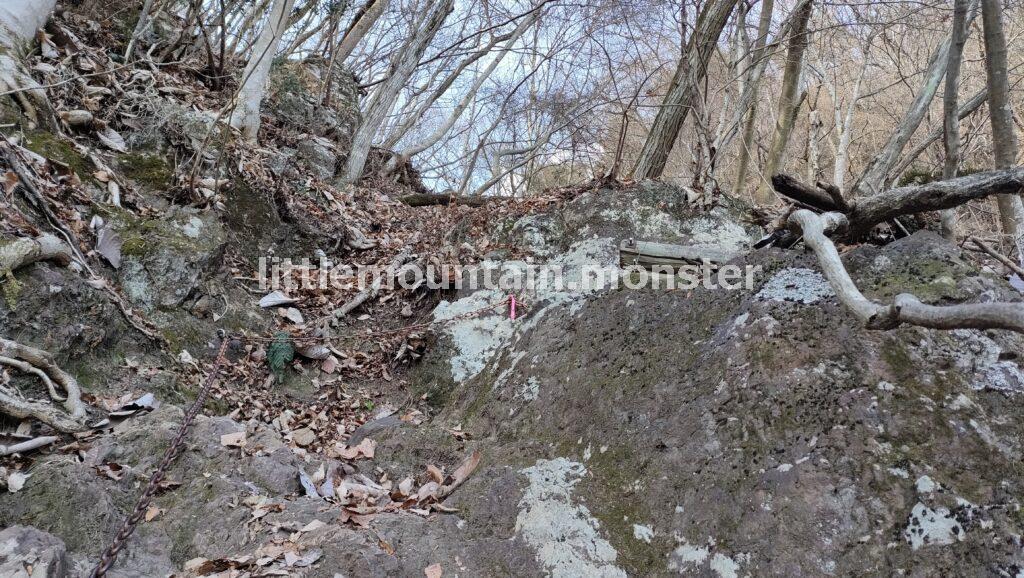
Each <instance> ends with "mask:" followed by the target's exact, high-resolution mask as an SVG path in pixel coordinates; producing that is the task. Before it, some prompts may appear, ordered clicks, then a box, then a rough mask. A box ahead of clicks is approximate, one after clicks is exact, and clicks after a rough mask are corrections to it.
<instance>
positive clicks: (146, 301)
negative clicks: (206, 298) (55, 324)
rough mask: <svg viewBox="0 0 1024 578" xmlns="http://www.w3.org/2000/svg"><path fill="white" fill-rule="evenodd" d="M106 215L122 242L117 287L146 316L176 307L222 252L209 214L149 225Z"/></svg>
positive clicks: (179, 215)
mask: <svg viewBox="0 0 1024 578" xmlns="http://www.w3.org/2000/svg"><path fill="white" fill-rule="evenodd" d="M109 215H110V218H111V223H112V224H113V227H114V230H115V231H117V233H118V234H119V235H120V236H121V239H122V242H123V244H122V246H121V256H122V259H121V266H120V268H119V269H118V277H119V278H120V282H121V287H122V288H123V289H124V292H125V295H126V296H127V297H128V298H129V299H130V300H131V301H132V302H133V303H134V304H136V305H137V306H139V308H140V309H142V310H143V311H145V312H152V311H154V310H156V309H172V308H175V307H179V306H180V305H181V304H182V303H184V302H185V300H186V299H187V298H188V297H189V296H190V295H192V294H193V292H194V291H195V290H196V289H197V288H198V287H199V284H200V281H201V280H202V277H203V275H204V273H207V272H209V270H210V269H211V268H212V267H215V266H216V265H217V264H218V262H219V259H220V256H221V255H222V254H223V251H224V247H225V243H226V235H225V232H224V228H223V227H222V226H221V224H220V222H219V221H218V220H217V218H216V216H215V215H211V214H210V213H198V212H191V211H188V210H184V209H180V210H172V211H170V212H169V214H168V215H167V216H165V217H162V218H159V219H148V220H140V219H138V218H136V217H134V216H132V215H129V214H127V213H125V212H122V211H117V212H111V213H109Z"/></svg>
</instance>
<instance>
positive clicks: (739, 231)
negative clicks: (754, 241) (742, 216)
mask: <svg viewBox="0 0 1024 578" xmlns="http://www.w3.org/2000/svg"><path fill="white" fill-rule="evenodd" d="M712 214H714V211H713V212H712ZM684 228H685V229H687V231H686V232H687V233H688V235H689V237H690V244H692V245H697V246H702V247H719V248H722V249H726V250H729V251H734V252H737V253H738V252H741V251H742V250H744V249H746V248H748V247H749V246H750V240H751V239H750V235H749V234H748V233H747V231H746V229H744V228H743V227H742V226H741V225H739V224H738V223H736V222H735V221H733V220H731V219H729V218H727V217H723V218H718V219H716V218H713V217H708V216H702V217H697V218H695V219H690V220H688V221H686V223H685V227H684Z"/></svg>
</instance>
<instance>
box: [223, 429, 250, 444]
mask: <svg viewBox="0 0 1024 578" xmlns="http://www.w3.org/2000/svg"><path fill="white" fill-rule="evenodd" d="M220 445H222V446H224V447H228V448H240V447H242V446H244V445H245V432H244V431H239V432H235V433H229V434H224V435H222V436H220Z"/></svg>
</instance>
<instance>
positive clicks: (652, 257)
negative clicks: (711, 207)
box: [619, 239, 737, 268]
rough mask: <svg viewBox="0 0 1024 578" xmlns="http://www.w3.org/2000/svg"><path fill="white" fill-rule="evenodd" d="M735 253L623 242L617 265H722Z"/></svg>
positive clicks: (735, 254)
mask: <svg viewBox="0 0 1024 578" xmlns="http://www.w3.org/2000/svg"><path fill="white" fill-rule="evenodd" d="M736 256H737V253H734V252H732V251H727V250H724V249H719V248H716V247H694V246H690V245H669V244H667V243H651V242H647V241H634V240H632V239H629V240H626V241H623V242H622V243H621V244H620V245H619V264H620V265H622V266H627V265H640V266H642V267H648V268H649V267H652V266H656V265H667V266H670V267H680V266H682V265H703V264H705V263H711V264H715V265H718V264H722V263H725V262H727V261H729V260H730V259H732V258H733V257H736Z"/></svg>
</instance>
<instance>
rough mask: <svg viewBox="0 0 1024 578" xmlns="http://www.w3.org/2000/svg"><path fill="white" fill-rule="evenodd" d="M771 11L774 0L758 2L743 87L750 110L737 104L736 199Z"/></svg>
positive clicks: (744, 175) (750, 143)
mask: <svg viewBox="0 0 1024 578" xmlns="http://www.w3.org/2000/svg"><path fill="white" fill-rule="evenodd" d="M774 8H775V0H765V1H764V2H762V3H761V17H760V20H759V21H758V23H757V39H756V40H754V54H753V56H752V58H751V59H750V62H751V66H752V68H751V70H750V73H749V74H748V78H747V82H746V85H745V86H744V87H743V96H747V95H749V100H750V105H749V107H745V106H744V104H745V103H744V102H743V101H744V98H743V96H741V97H740V102H738V103H736V105H737V108H739V113H740V115H741V118H742V119H743V137H742V138H741V139H740V152H739V155H740V156H739V159H737V161H736V163H737V169H736V184H735V185H734V186H733V194H735V195H736V196H737V197H739V196H741V195H742V194H743V190H744V188H745V187H746V182H747V171H748V170H749V168H750V157H751V154H750V153H751V151H752V150H753V148H754V128H755V125H756V124H757V93H758V88H759V86H760V84H761V77H762V76H763V75H764V66H763V62H762V61H763V59H764V58H765V45H766V44H767V43H768V32H769V30H771V26H772V12H773V11H774ZM744 109H746V110H744Z"/></svg>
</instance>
